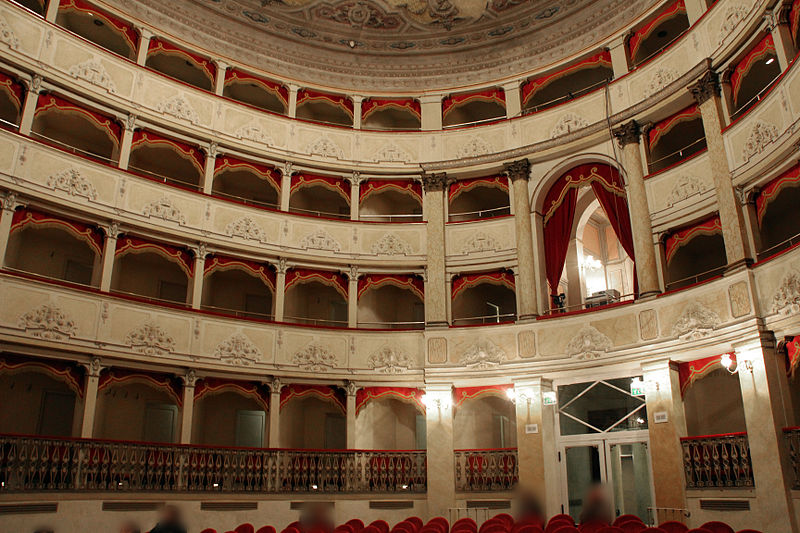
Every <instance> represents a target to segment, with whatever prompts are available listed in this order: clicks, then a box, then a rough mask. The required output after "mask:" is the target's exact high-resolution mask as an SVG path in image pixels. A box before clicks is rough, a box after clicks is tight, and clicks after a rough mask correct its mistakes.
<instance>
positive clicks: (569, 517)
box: [547, 514, 575, 525]
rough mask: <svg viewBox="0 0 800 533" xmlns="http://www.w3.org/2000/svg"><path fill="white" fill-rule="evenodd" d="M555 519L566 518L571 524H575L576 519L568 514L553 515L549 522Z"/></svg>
mask: <svg viewBox="0 0 800 533" xmlns="http://www.w3.org/2000/svg"><path fill="white" fill-rule="evenodd" d="M554 520H561V521H563V520H566V521H567V522H569V523H570V524H572V525H575V520H573V518H572V517H571V516H570V515H568V514H557V515H553V516H552V517H550V520H549V521H548V522H547V523H548V524H549V523H550V522H553V521H554Z"/></svg>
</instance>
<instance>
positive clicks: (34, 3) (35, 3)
mask: <svg viewBox="0 0 800 533" xmlns="http://www.w3.org/2000/svg"><path fill="white" fill-rule="evenodd" d="M53 1H55V0H53ZM13 2H14V3H16V4H19V5H21V6H22V7H25V8H27V9H30V10H31V11H33V12H34V13H36V14H37V15H41V16H44V10H45V5H46V3H47V0H13Z"/></svg>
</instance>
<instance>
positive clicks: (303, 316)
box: [284, 271, 347, 327]
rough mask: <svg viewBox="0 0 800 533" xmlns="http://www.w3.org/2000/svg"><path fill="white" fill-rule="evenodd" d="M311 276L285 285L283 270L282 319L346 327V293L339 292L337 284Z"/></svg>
mask: <svg viewBox="0 0 800 533" xmlns="http://www.w3.org/2000/svg"><path fill="white" fill-rule="evenodd" d="M290 272H293V271H290ZM333 275H336V274H333ZM315 279H316V276H314V277H312V278H310V279H309V280H308V281H302V282H300V281H298V282H296V283H293V284H292V285H289V280H288V274H287V283H286V297H285V298H284V300H285V304H284V306H285V308H284V309H285V316H284V320H285V321H286V322H292V323H295V324H315V325H326V326H338V327H346V326H347V293H346V292H344V293H343V292H342V288H341V287H336V286H332V285H331V284H329V282H327V281H315Z"/></svg>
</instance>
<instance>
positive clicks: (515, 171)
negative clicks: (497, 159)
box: [503, 159, 531, 181]
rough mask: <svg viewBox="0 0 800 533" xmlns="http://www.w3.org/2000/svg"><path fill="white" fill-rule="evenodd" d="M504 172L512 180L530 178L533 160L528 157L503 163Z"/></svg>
mask: <svg viewBox="0 0 800 533" xmlns="http://www.w3.org/2000/svg"><path fill="white" fill-rule="evenodd" d="M503 172H504V173H505V174H506V176H508V179H510V180H511V181H516V180H519V179H524V180H529V179H530V177H531V162H530V161H528V160H527V159H517V160H516V161H512V162H510V163H503Z"/></svg>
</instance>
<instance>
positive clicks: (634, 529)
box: [617, 521, 647, 533]
mask: <svg viewBox="0 0 800 533" xmlns="http://www.w3.org/2000/svg"><path fill="white" fill-rule="evenodd" d="M617 527H619V528H620V529H621V530H622V531H624V532H625V533H640V532H641V531H642V530H643V529H645V528H646V527H647V526H645V525H644V524H642V523H641V522H634V521H630V522H623V523H621V524H620V525H619V526H617Z"/></svg>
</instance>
